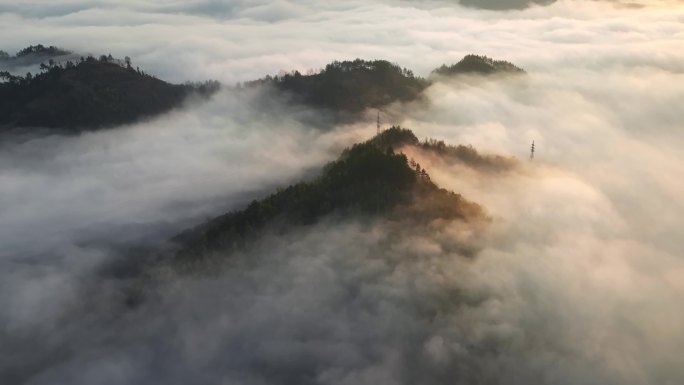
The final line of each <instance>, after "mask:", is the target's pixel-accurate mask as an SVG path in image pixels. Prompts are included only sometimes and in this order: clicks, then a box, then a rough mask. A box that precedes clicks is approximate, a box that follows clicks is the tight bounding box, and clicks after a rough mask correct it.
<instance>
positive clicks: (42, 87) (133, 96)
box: [0, 51, 218, 131]
mask: <svg viewBox="0 0 684 385" xmlns="http://www.w3.org/2000/svg"><path fill="white" fill-rule="evenodd" d="M31 52H33V51H31ZM40 68H41V72H40V73H39V74H36V75H34V74H31V73H28V74H26V76H24V77H22V76H14V75H11V74H10V73H8V72H0V128H1V127H36V126H38V127H48V128H58V129H63V130H66V131H77V130H81V129H95V128H100V127H106V126H112V125H117V124H124V123H131V122H134V121H136V120H138V119H140V118H144V117H148V116H152V115H155V114H159V113H162V112H165V111H168V110H169V109H171V108H173V107H176V106H178V105H180V104H181V103H182V101H183V100H184V99H185V97H186V96H187V95H188V94H190V93H191V92H195V91H198V92H200V93H204V94H209V93H211V92H214V91H215V90H216V89H217V88H218V84H216V83H211V82H210V83H206V84H202V85H201V86H192V85H173V84H169V83H166V82H164V81H162V80H159V79H157V78H154V77H152V76H149V75H147V74H145V73H144V72H141V71H140V70H136V69H133V68H132V67H131V66H130V62H127V63H126V64H125V65H124V62H120V61H118V60H115V59H114V58H112V57H111V55H109V56H105V55H103V56H101V57H100V58H99V60H96V59H95V58H93V57H88V58H83V59H81V61H79V62H77V63H73V62H71V61H67V62H66V63H59V64H58V63H54V62H53V61H50V62H49V63H48V64H44V63H43V64H41V66H40ZM3 80H4V82H3Z"/></svg>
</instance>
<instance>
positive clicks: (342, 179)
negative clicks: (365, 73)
mask: <svg viewBox="0 0 684 385" xmlns="http://www.w3.org/2000/svg"><path fill="white" fill-rule="evenodd" d="M392 133H394V134H398V135H394V134H392ZM387 136H392V137H393V138H392V140H386V139H383V138H386V137H387ZM399 136H404V137H405V138H408V137H411V136H413V133H411V131H409V130H402V129H395V130H393V131H389V130H388V131H386V132H385V133H383V134H381V136H379V137H376V138H374V139H372V140H370V141H368V142H365V143H361V144H357V145H354V146H353V147H351V148H349V149H347V150H345V151H344V152H343V153H342V155H341V156H340V158H339V159H338V160H336V161H333V162H331V163H329V164H328V165H326V166H325V167H324V169H323V172H322V174H321V175H320V176H319V177H318V178H316V179H314V180H311V181H306V182H300V183H297V184H294V185H291V186H289V187H287V188H285V189H281V190H278V191H277V192H275V193H274V194H271V195H270V196H268V197H266V198H264V199H261V200H255V201H253V202H252V203H251V204H250V205H249V206H248V207H247V208H246V209H244V210H240V211H236V212H232V213H228V214H225V215H223V216H220V217H218V218H216V219H213V220H211V221H209V222H207V223H205V224H203V225H200V226H198V227H197V228H194V229H191V230H188V231H186V232H184V233H182V234H180V235H178V236H177V237H176V238H175V239H174V240H175V242H177V244H178V245H179V247H180V250H179V251H178V253H177V255H176V261H177V262H178V263H180V264H181V265H186V264H191V265H192V264H194V263H195V262H197V261H199V260H202V259H204V258H205V257H207V256H210V255H212V254H214V253H222V254H226V253H230V252H232V251H235V250H237V249H240V248H242V247H244V246H245V245H247V244H248V243H249V241H250V240H251V239H253V238H254V237H256V236H257V234H259V232H260V231H261V230H263V229H265V228H270V229H272V230H274V231H278V232H283V231H287V229H288V228H290V227H291V226H297V225H309V224H313V223H315V222H317V221H318V220H320V219H321V218H323V217H325V216H326V215H329V214H333V213H336V214H337V215H360V216H368V215H380V214H382V215H385V216H386V217H387V218H392V217H393V214H395V215H394V217H395V218H400V219H402V220H406V219H407V218H410V220H412V221H416V222H417V223H418V222H421V221H431V220H434V219H436V218H446V219H456V218H460V219H468V218H475V217H482V216H483V212H482V210H481V208H480V207H479V206H478V205H477V204H474V203H471V202H468V201H466V200H465V199H463V198H462V197H461V196H460V195H458V194H454V193H452V192H448V191H447V190H444V189H440V188H438V187H437V186H436V185H435V184H434V183H432V182H431V181H430V178H429V176H428V175H427V172H426V171H425V170H424V169H421V168H420V166H416V165H411V164H409V161H408V159H407V158H406V156H405V155H403V154H399V153H395V152H394V150H393V149H392V147H391V145H393V144H398V143H399V142H394V140H395V139H399V140H400V141H403V139H400V138H399ZM405 138H404V139H405ZM413 138H415V136H413ZM388 145H389V146H388ZM409 212H410V214H408V213H409ZM398 213H402V214H398Z"/></svg>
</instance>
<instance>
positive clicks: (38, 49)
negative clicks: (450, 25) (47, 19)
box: [0, 44, 524, 132]
mask: <svg viewBox="0 0 684 385" xmlns="http://www.w3.org/2000/svg"><path fill="white" fill-rule="evenodd" d="M64 55H70V56H72V57H75V54H73V53H72V52H70V51H67V50H64V49H61V48H57V47H54V46H43V45H40V44H39V45H34V46H30V47H27V48H25V49H22V50H21V51H19V52H18V53H16V55H15V56H10V55H9V54H8V53H6V52H4V51H0V62H3V61H4V62H6V63H9V62H12V61H21V60H23V59H24V58H31V60H34V61H35V60H37V59H45V60H46V62H45V63H41V64H40V70H39V72H38V73H36V74H32V73H27V74H25V75H22V76H19V75H16V74H13V73H10V72H8V71H2V72H0V130H2V129H8V128H14V127H47V128H52V129H57V130H60V131H61V132H79V131H82V130H92V129H98V128H103V127H110V126H116V125H120V124H126V123H133V122H136V121H138V120H140V119H143V118H147V117H152V116H154V115H157V114H160V113H163V112H166V111H169V110H170V109H173V108H175V107H178V106H180V105H181V104H182V103H183V101H184V100H185V99H186V97H187V96H188V95H190V94H193V93H195V94H199V95H204V96H207V95H210V94H212V93H213V92H215V91H216V90H217V89H218V88H219V84H218V83H217V82H211V81H210V82H206V83H202V84H184V85H175V84H169V83H167V82H164V81H162V80H160V79H157V78H155V77H154V76H151V75H148V74H146V73H145V72H143V71H141V70H140V69H139V68H137V67H135V68H134V67H133V65H132V64H131V59H130V58H128V57H126V58H125V59H123V60H119V59H115V58H113V57H112V56H111V55H102V56H100V57H99V58H95V57H92V56H87V57H80V60H78V59H75V60H73V61H66V62H64V61H62V62H56V61H55V60H54V58H61V59H62V60H65V59H64ZM472 73H478V74H485V75H486V74H492V73H506V74H510V73H524V71H523V70H522V69H520V68H518V67H516V66H515V65H513V64H511V63H509V62H506V61H500V60H493V59H490V58H488V57H486V56H477V55H468V56H466V57H464V58H463V60H461V61H460V62H458V63H456V64H454V65H452V66H446V65H443V66H442V67H440V68H438V69H436V70H435V71H433V73H432V74H433V76H431V77H430V78H429V79H424V78H421V77H418V76H415V75H414V74H413V72H412V71H411V70H409V69H406V68H402V67H400V66H398V65H396V64H393V63H390V62H388V61H386V60H372V61H367V60H361V59H356V60H353V61H335V62H333V63H330V64H328V65H326V66H325V68H323V69H321V70H320V71H318V72H314V71H312V72H311V73H309V74H306V75H304V74H301V73H299V72H298V71H294V72H291V73H286V74H283V75H279V76H267V77H265V78H262V79H259V80H254V81H249V82H246V83H245V84H244V85H245V86H246V87H251V88H254V87H261V86H268V87H272V88H273V89H275V90H277V92H279V93H281V94H283V95H286V96H287V97H286V99H288V100H290V101H292V102H294V103H296V104H303V105H307V106H310V107H314V108H320V109H325V110H327V111H329V112H331V113H332V114H331V117H333V118H334V119H333V120H335V121H338V122H339V121H347V120H355V119H358V118H359V117H360V116H361V113H362V112H363V111H364V110H366V109H369V108H381V107H383V106H386V105H388V104H391V103H394V102H412V101H420V100H423V91H424V90H425V88H427V87H428V86H429V85H430V84H431V83H432V82H434V81H436V79H437V77H435V76H434V75H439V76H438V77H448V76H457V75H460V74H472ZM240 86H242V85H240Z"/></svg>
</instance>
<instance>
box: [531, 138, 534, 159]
mask: <svg viewBox="0 0 684 385" xmlns="http://www.w3.org/2000/svg"><path fill="white" fill-rule="evenodd" d="M530 160H534V140H533V141H532V146H531V147H530Z"/></svg>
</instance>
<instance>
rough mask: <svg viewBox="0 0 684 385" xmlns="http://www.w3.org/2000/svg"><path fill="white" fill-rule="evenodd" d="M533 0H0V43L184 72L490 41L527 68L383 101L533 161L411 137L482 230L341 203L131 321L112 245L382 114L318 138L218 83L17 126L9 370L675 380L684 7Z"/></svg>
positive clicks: (440, 133)
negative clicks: (104, 122) (212, 91)
mask: <svg viewBox="0 0 684 385" xmlns="http://www.w3.org/2000/svg"><path fill="white" fill-rule="evenodd" d="M538 3H542V4H545V5H544V6H539V5H530V6H528V7H526V5H527V4H526V2H519V1H513V2H504V1H501V2H496V1H485V2H475V1H468V2H464V4H465V5H467V6H466V7H464V6H461V5H459V4H458V3H457V2H447V1H428V0H426V1H377V2H371V1H360V0H357V1H353V0H352V1H309V0H300V1H274V2H267V1H230V2H221V1H163V2H162V1H157V2H152V1H117V2H114V1H59V0H57V1H35V0H34V1H11V2H10V1H6V2H5V1H2V0H0V12H2V13H1V14H0V49H4V50H6V51H9V52H11V53H14V52H15V51H16V50H18V49H20V48H22V47H24V46H26V45H29V44H37V43H42V44H47V45H51V44H54V45H58V46H62V47H64V48H67V49H72V50H75V51H78V52H92V53H94V54H99V53H103V52H107V53H108V52H111V53H112V54H113V55H115V56H124V55H128V56H131V57H132V58H133V61H134V63H136V64H138V65H140V66H141V67H142V68H144V69H145V70H146V71H148V72H150V73H153V74H156V75H159V76H160V77H162V78H164V79H168V80H172V81H184V80H201V79H206V78H214V79H219V80H222V81H224V82H229V83H230V82H236V81H243V80H248V79H253V78H256V77H260V76H263V75H265V74H267V73H277V72H278V71H279V70H281V69H284V70H290V69H300V70H306V69H308V68H318V67H321V66H323V65H325V64H326V63H327V62H329V61H331V60H334V59H349V58H355V57H362V58H367V59H375V58H384V59H389V60H392V61H395V62H398V63H399V64H401V65H403V66H406V67H409V68H412V69H414V70H415V71H416V72H417V73H418V74H421V75H426V74H427V73H428V72H429V71H430V70H431V69H432V68H434V67H436V66H438V65H440V64H442V63H444V62H454V61H456V60H458V59H460V58H461V57H462V56H463V55H464V54H467V53H471V52H474V53H481V54H487V55H490V56H493V57H496V58H500V59H506V60H510V61H512V62H514V63H515V64H517V65H520V66H522V67H524V68H525V69H526V70H527V71H528V75H527V76H525V77H524V78H521V79H508V80H505V79H499V80H497V81H482V80H481V79H459V80H456V81H453V82H449V83H438V84H435V85H433V86H431V87H430V88H429V89H428V90H427V91H426V94H427V96H428V97H429V100H430V104H429V106H427V107H426V106H424V105H421V106H414V105H410V104H409V105H395V106H389V107H387V108H386V109H385V111H384V114H383V118H384V119H385V121H386V123H387V124H390V123H401V124H402V125H405V126H408V127H409V128H412V129H414V131H415V132H416V134H417V135H418V136H419V137H421V138H424V137H427V136H430V137H435V138H439V139H445V140H446V141H447V142H449V143H453V144H458V143H463V144H472V145H474V146H475V147H476V148H478V149H480V150H482V151H485V152H491V153H498V154H503V155H508V156H516V157H517V158H518V159H520V160H521V163H520V164H521V166H520V167H519V168H517V169H515V170H514V171H511V172H508V173H487V172H481V171H477V170H472V169H469V168H468V167H465V166H463V165H461V164H452V163H449V162H444V161H443V160H440V159H437V158H434V157H431V156H430V155H429V154H424V153H420V152H418V151H415V150H413V151H412V152H410V155H411V156H413V157H415V158H416V159H418V160H420V163H421V164H422V165H423V166H424V167H425V168H426V169H427V170H428V172H429V173H430V175H431V177H432V179H433V180H434V181H435V182H436V183H438V184H439V185H440V186H443V187H445V188H449V189H452V190H454V191H456V192H459V193H462V194H463V195H464V196H465V197H466V198H468V199H470V200H473V201H475V202H478V203H481V204H482V205H483V206H484V207H485V208H486V210H487V212H488V214H489V215H490V216H491V217H492V223H491V224H490V225H489V226H484V227H477V226H475V227H468V226H464V225H463V224H460V223H435V224H433V225H431V226H430V227H427V228H421V229H412V228H405V227H402V226H400V225H397V224H393V223H387V222H385V221H382V220H378V221H376V222H373V223H358V222H356V221H354V220H353V219H350V220H347V221H342V222H339V221H334V220H331V221H324V222H323V223H321V224H319V225H317V226H315V227H312V228H307V229H304V230H303V231H301V232H295V233H293V234H290V235H289V236H286V237H279V236H276V235H268V236H266V237H265V239H264V240H263V242H261V243H259V244H258V245H257V247H256V248H255V249H254V250H252V251H250V253H249V254H248V255H246V256H244V257H245V258H244V259H237V261H238V262H236V263H235V266H232V268H231V269H227V271H225V272H221V273H217V274H216V275H214V276H212V277H185V278H183V279H178V280H175V281H173V282H171V283H169V284H168V285H165V286H162V287H160V288H159V289H158V292H156V293H155V294H154V300H151V301H148V302H147V303H146V304H145V305H143V306H141V307H139V308H138V309H137V310H135V311H129V312H124V311H122V309H121V308H119V307H118V306H119V304H121V292H120V290H119V289H120V286H121V285H125V284H126V282H123V283H122V282H120V281H118V280H116V279H113V278H111V277H106V276H103V275H102V271H101V267H102V265H103V263H105V262H107V261H111V259H112V258H116V257H117V255H118V254H117V253H116V252H115V251H116V250H117V247H120V246H121V245H122V244H123V245H125V244H127V243H136V242H138V241H141V240H147V241H151V242H155V241H161V240H163V239H165V238H166V237H168V236H169V235H170V234H173V233H174V232H175V231H177V229H178V228H183V227H186V226H188V225H190V224H193V223H197V222H198V221H201V220H202V219H203V218H206V217H211V216H214V215H217V214H220V213H223V212H224V211H225V210H227V209H229V208H235V207H240V206H242V205H244V203H245V202H246V201H247V200H249V199H251V198H252V197H255V196H261V195H262V194H264V193H265V192H267V191H270V190H271V189H272V188H273V187H274V186H281V185H284V184H287V183H290V182H292V181H294V180H298V179H300V178H302V177H306V176H308V175H310V174H311V173H312V172H316V170H317V169H318V167H320V165H321V164H322V163H324V162H325V161H326V160H329V159H332V158H334V157H335V156H336V155H337V154H338V153H339V151H340V150H341V148H342V147H344V146H346V145H349V144H351V143H353V142H356V141H359V140H361V139H365V138H368V137H370V136H371V135H372V134H373V133H374V132H375V126H374V122H373V119H372V117H369V119H368V122H360V123H358V124H354V125H350V126H340V127H335V128H334V129H332V130H328V131H324V132H322V131H320V130H318V129H317V127H316V125H315V124H314V125H312V124H310V122H312V121H316V119H312V116H314V117H318V118H322V119H324V118H325V117H324V116H323V117H321V116H318V115H319V114H318V113H316V112H314V111H310V110H308V109H306V108H292V107H291V106H287V105H285V104H283V103H282V101H281V100H279V99H278V98H270V97H265V96H264V95H260V94H256V95H255V94H236V93H233V92H231V91H229V90H223V91H221V92H220V93H219V94H217V95H216V96H215V97H214V98H213V99H211V100H210V101H209V102H206V103H190V104H189V105H188V106H186V107H185V108H183V109H180V110H178V111H174V112H173V113H170V114H167V115H165V116H162V117H160V118H158V119H153V120H150V121H146V122H141V123H138V124H132V125H129V126H126V127H118V128H116V129H112V130H108V131H100V132H93V133H86V134H83V135H80V136H73V137H63V136H42V137H29V138H27V137H19V138H16V137H4V138H3V142H2V143H0V309H1V310H0V357H2V358H3V359H0V371H6V373H8V374H9V375H11V376H12V377H11V378H15V379H24V380H26V382H27V383H30V384H51V385H52V384H59V383H65V384H89V383H107V384H145V383H150V382H165V383H169V384H176V383H178V384H180V383H187V382H192V381H198V379H199V381H202V382H208V383H221V382H225V383H231V384H232V383H243V384H249V385H251V384H276V383H277V384H282V383H298V384H299V383H317V384H354V385H363V384H397V383H399V384H401V383H406V384H414V383H444V382H447V381H450V380H454V379H457V380H460V381H462V382H463V383H486V384H528V383H540V384H567V385H575V384H597V385H598V384H601V385H605V384H615V385H618V384H619V385H624V384H629V385H642V384H668V385H669V384H673V385H674V384H681V383H683V382H684V371H682V366H681V357H682V356H684V334H683V333H682V330H684V310H682V307H681V303H684V284H683V282H684V244H683V243H682V241H681V240H682V239H684V233H683V232H682V229H684V219H683V218H684V199H683V198H682V197H684V182H683V181H682V179H681V177H680V176H681V175H683V174H684V155H683V153H682V151H681V149H682V148H684V130H683V128H684V127H682V112H681V111H682V101H683V100H684V51H682V49H681V47H684V3H682V2H680V1H648V2H645V1H641V2H630V3H627V2H618V1H567V0H563V1H557V2H553V3H552V4H546V3H550V2H538ZM482 8H495V9H497V10H490V9H482ZM502 8H506V9H507V10H501V9H502ZM509 8H510V9H509ZM532 140H535V142H536V144H537V159H536V160H535V161H534V162H529V161H527V156H528V151H529V145H530V142H531V141H532ZM112 245H113V246H116V247H114V248H111V247H110V246H112ZM464 245H467V246H468V247H472V248H474V249H476V250H478V253H477V255H476V256H475V257H474V258H466V257H464V256H462V255H460V252H459V250H461V248H462V247H463V246H464ZM240 261H243V262H240ZM3 342H5V343H3ZM103 378H104V380H103Z"/></svg>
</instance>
